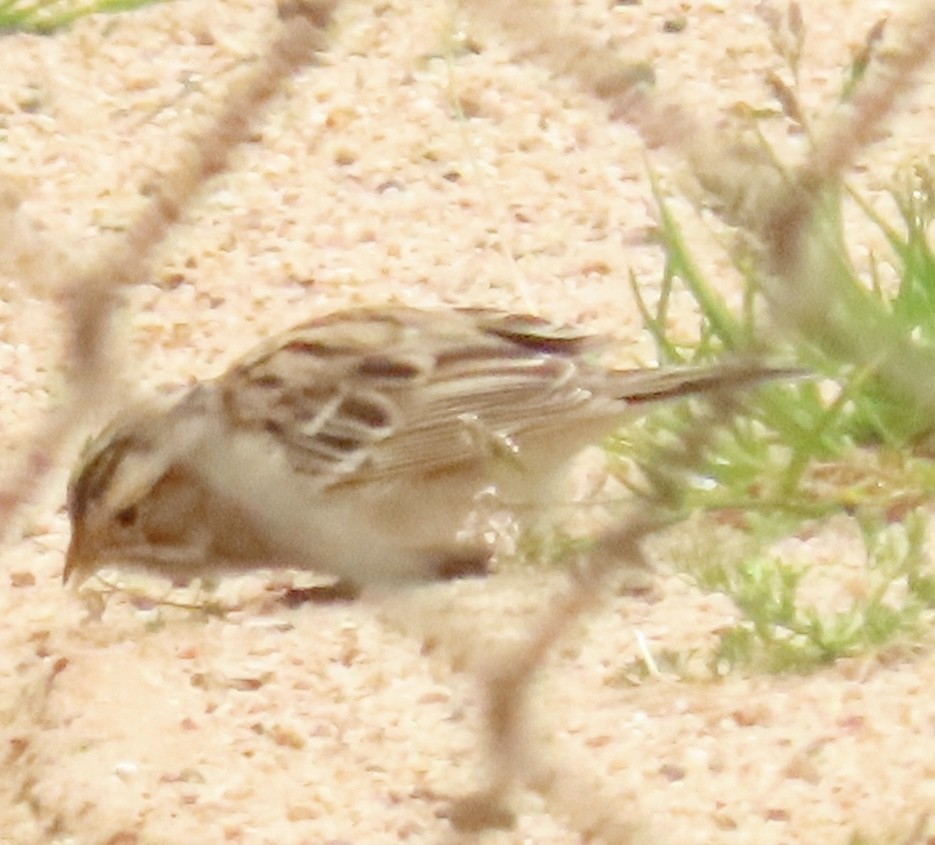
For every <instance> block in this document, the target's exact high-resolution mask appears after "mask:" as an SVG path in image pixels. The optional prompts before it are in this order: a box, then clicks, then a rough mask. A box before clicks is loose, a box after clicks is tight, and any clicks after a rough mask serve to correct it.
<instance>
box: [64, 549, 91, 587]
mask: <svg viewBox="0 0 935 845" xmlns="http://www.w3.org/2000/svg"><path fill="white" fill-rule="evenodd" d="M86 569H87V559H86V558H84V557H83V556H82V554H81V550H80V548H79V545H78V543H77V542H75V538H74V537H72V538H71V542H70V543H69V544H68V551H66V552H65V569H64V570H63V571H62V584H64V585H65V586H68V585H69V583H71V586H74V587H77V586H78V585H79V584H80V582H81V581H83V580H84V578H80V579H79V576H80V575H81V574H82V572H84V571H85V570H86Z"/></svg>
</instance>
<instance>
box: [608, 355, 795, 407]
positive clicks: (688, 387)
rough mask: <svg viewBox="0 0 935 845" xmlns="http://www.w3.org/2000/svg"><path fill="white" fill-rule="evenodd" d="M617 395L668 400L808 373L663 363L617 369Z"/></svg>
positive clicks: (636, 399)
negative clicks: (664, 365)
mask: <svg viewBox="0 0 935 845" xmlns="http://www.w3.org/2000/svg"><path fill="white" fill-rule="evenodd" d="M612 375H613V376H614V377H615V379H616V380H617V382H618V389H617V392H616V395H617V398H618V399H622V400H625V401H626V402H627V404H629V405H639V404H644V403H651V402H664V401H666V400H670V399H680V398H683V397H686V396H693V395H696V394H700V393H716V392H718V391H722V390H724V391H734V390H738V389H745V388H747V387H751V386H753V385H756V384H758V383H760V382H765V381H774V380H778V379H798V378H803V377H805V376H807V375H808V372H807V371H806V370H801V369H796V368H794V367H769V366H763V365H761V364H745V363H734V364H730V363H728V364H713V365H709V366H698V367H659V368H658V369H655V370H653V369H648V370H647V369H635V370H615V371H614V372H613V374H612Z"/></svg>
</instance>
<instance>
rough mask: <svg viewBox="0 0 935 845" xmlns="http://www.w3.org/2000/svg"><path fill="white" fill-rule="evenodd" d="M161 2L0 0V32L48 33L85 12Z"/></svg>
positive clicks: (125, 0) (112, 11) (152, 0)
mask: <svg viewBox="0 0 935 845" xmlns="http://www.w3.org/2000/svg"><path fill="white" fill-rule="evenodd" d="M161 2H164V0H83V2H81V1H80V0H0V34H2V33H4V32H35V33H39V34H42V35H48V34H50V33H52V32H55V31H56V30H59V29H62V28H63V27H66V26H68V25H69V24H71V23H72V22H74V21H76V20H77V19H78V18H83V17H85V16H86V15H94V14H99V13H108V14H116V13H119V12H129V11H132V10H134V9H139V8H140V7H142V6H149V5H152V4H153V3H161Z"/></svg>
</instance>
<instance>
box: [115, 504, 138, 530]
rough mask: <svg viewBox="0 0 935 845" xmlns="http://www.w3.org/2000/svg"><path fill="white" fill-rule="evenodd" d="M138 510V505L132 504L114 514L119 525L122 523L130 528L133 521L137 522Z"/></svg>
mask: <svg viewBox="0 0 935 845" xmlns="http://www.w3.org/2000/svg"><path fill="white" fill-rule="evenodd" d="M137 514H138V511H137V508H136V505H130V507H127V508H123V509H122V510H119V511H117V513H115V514H114V520H115V521H116V522H117V524H118V525H122V526H123V527H124V528H129V527H130V526H131V525H133V523H135V522H136V517H137Z"/></svg>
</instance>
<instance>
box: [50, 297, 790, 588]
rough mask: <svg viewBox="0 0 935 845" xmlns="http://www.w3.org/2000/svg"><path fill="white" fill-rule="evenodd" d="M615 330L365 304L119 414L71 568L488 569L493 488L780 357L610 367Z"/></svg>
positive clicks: (97, 448)
mask: <svg viewBox="0 0 935 845" xmlns="http://www.w3.org/2000/svg"><path fill="white" fill-rule="evenodd" d="M605 343H606V341H602V340H601V339H600V338H595V337H592V336H587V335H582V334H581V333H579V332H577V331H574V330H572V329H569V328H567V327H559V326H554V325H551V324H549V323H546V322H545V321H543V320H540V319H537V318H534V317H528V316H517V315H511V314H503V313H498V312H493V311H486V310H479V309H462V310H447V311H421V310H417V309H411V308H402V307H388V308H358V309H354V310H348V311H340V312H337V313H334V314H331V315H329V316H326V317H323V318H321V319H318V320H313V321H311V322H307V323H303V324H301V325H299V326H297V327H295V328H294V329H292V330H290V331H287V332H285V333H284V334H282V335H279V336H278V337H275V338H273V339H272V340H271V341H269V342H267V343H264V344H262V345H261V346H260V347H259V348H258V349H256V350H254V351H253V352H251V353H249V354H248V355H247V356H246V357H244V358H243V359H241V360H240V361H238V362H236V363H235V364H234V365H233V366H232V367H231V368H230V369H228V370H227V371H226V372H225V373H224V374H223V375H221V376H220V377H219V378H216V379H213V380H210V381H205V382H202V383H199V384H197V385H196V386H194V387H193V388H191V389H189V390H188V391H187V392H185V393H183V394H181V396H179V395H176V397H175V398H171V399H164V400H155V401H152V402H150V403H147V404H144V405H142V406H140V407H137V408H135V409H134V410H131V411H129V412H127V413H125V414H124V415H122V416H121V417H119V418H118V419H117V420H116V421H115V422H114V423H112V424H111V425H110V426H109V427H108V428H107V429H106V430H105V431H104V432H103V433H102V434H100V435H99V436H98V437H97V438H96V440H94V441H93V442H92V443H91V444H90V446H89V447H88V448H87V449H86V450H85V453H84V455H83V456H82V459H81V462H80V464H79V466H78V467H77V469H76V471H75V473H74V475H73V477H72V480H71V483H70V486H69V493H68V511H69V514H70V517H71V524H72V536H71V543H70V546H69V548H68V555H67V559H66V563H65V580H66V581H67V580H69V579H70V578H71V579H74V580H75V581H82V580H84V579H85V578H86V577H88V576H89V575H90V574H91V573H93V572H94V571H96V570H97V569H98V568H100V567H103V566H107V565H128V566H133V567H136V568H139V569H142V570H145V571H149V572H154V573H158V574H160V575H164V576H168V577H170V578H172V579H173V580H174V581H175V582H177V583H182V582H186V581H188V580H190V579H192V578H196V577H203V576H212V575H216V574H220V573H225V572H230V573H236V572H243V571H245V570H250V569H256V568H267V567H283V568H296V569H312V570H317V571H320V572H322V573H328V574H331V575H335V576H337V577H338V578H339V579H341V581H343V582H346V583H349V584H352V585H356V586H358V587H359V586H364V585H368V584H376V583H387V582H404V581H419V580H431V579H439V578H446V577H455V576H459V575H467V574H476V573H481V572H483V571H485V570H486V566H487V561H488V558H489V556H490V549H488V548H487V546H486V545H483V544H479V543H478V542H477V541H474V542H473V543H469V542H466V541H463V540H459V537H458V535H459V529H461V528H462V527H463V526H464V523H465V521H466V519H467V517H468V516H469V514H470V512H471V511H472V509H473V508H475V506H476V499H477V496H478V494H479V493H481V492H482V491H484V490H485V489H489V488H490V487H491V486H492V485H493V486H495V487H496V489H497V491H498V493H499V494H500V495H501V496H502V497H503V498H504V499H506V500H513V501H530V500H535V499H537V498H539V497H541V496H542V495H543V491H544V490H547V488H548V484H549V481H550V480H551V479H552V477H553V476H555V475H556V474H557V473H559V472H560V471H561V470H562V469H563V468H564V466H565V465H566V464H567V463H568V461H569V460H570V459H571V458H572V457H573V456H574V455H575V454H576V453H578V452H579V451H580V450H581V449H582V448H584V447H585V446H587V445H589V444H591V443H594V442H596V441H597V440H599V439H600V438H601V437H602V436H604V435H606V434H608V433H610V432H611V431H613V430H614V429H615V428H617V427H618V426H620V424H621V423H622V422H624V421H625V420H627V419H628V418H629V417H632V416H634V414H635V413H638V412H641V411H643V410H645V409H646V406H647V405H648V404H651V403H653V402H655V401H656V400H662V399H670V398H677V397H680V396H685V395H687V394H690V393H699V392H705V391H715V390H719V389H731V388H734V387H737V386H740V385H743V384H748V383H754V382H757V381H759V380H761V379H764V378H774V377H776V376H782V375H784V374H785V372H787V371H782V370H771V369H764V368H757V367H749V366H745V365H733V366H732V365H721V366H717V365H716V366H712V367H699V368H687V369H648V370H647V369H639V370H608V369H606V368H604V367H602V366H600V365H599V364H598V363H597V362H596V361H595V360H594V359H593V354H592V353H594V352H595V351H596V350H599V349H600V348H601V347H602V346H603V345H604V344H605Z"/></svg>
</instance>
